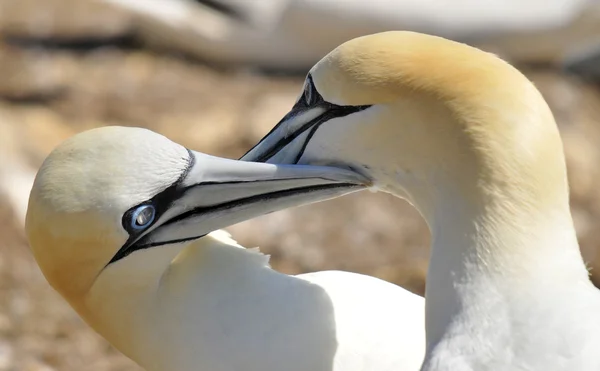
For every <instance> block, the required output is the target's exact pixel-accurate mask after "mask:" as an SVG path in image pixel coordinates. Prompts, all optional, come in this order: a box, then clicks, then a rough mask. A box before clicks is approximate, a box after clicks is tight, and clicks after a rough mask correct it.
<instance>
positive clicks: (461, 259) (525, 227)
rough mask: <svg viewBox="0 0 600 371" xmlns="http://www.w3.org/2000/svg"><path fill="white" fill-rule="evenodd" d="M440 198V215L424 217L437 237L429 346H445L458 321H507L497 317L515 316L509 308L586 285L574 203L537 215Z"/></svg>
mask: <svg viewBox="0 0 600 371" xmlns="http://www.w3.org/2000/svg"><path fill="white" fill-rule="evenodd" d="M440 196H445V197H440V199H438V200H437V201H438V202H436V205H437V207H436V209H435V210H434V211H428V212H424V213H423V214H424V215H426V219H427V223H428V225H429V227H430V229H431V233H432V251H431V259H430V264H429V270H428V274H427V286H426V330H427V343H428V346H430V347H431V346H433V345H435V344H437V343H438V342H439V341H441V340H442V338H443V337H444V335H446V334H447V333H448V331H449V329H450V328H451V327H453V326H454V324H455V323H454V322H455V321H457V320H459V321H461V322H463V324H464V323H469V322H471V321H472V322H473V323H475V324H476V325H475V326H480V324H478V323H479V322H480V319H481V318H489V316H490V315H491V316H492V317H493V318H495V319H497V320H498V321H502V320H503V319H504V318H502V315H501V314H498V315H494V314H492V313H494V311H497V310H501V311H505V310H507V311H508V312H512V311H511V310H510V308H506V307H502V306H503V305H509V306H510V305H511V303H515V305H518V306H523V305H525V306H526V305H527V303H526V301H527V300H528V299H530V300H532V303H536V302H537V303H539V301H538V300H537V298H536V296H537V295H540V293H547V292H548V290H553V289H558V288H559V287H564V286H565V285H567V286H568V285H570V284H572V283H575V282H578V281H584V280H588V272H587V270H586V268H585V265H584V263H583V260H582V258H581V254H580V251H579V247H578V244H577V239H576V236H575V230H574V228H573V224H572V220H571V215H570V212H569V209H568V203H566V202H561V201H560V200H559V202H557V204H556V205H553V206H550V207H548V208H547V209H538V208H526V207H523V205H522V201H519V200H517V201H513V202H512V203H511V202H510V201H507V200H506V199H501V200H493V199H488V200H486V201H487V202H485V203H475V202H473V198H472V197H471V198H468V199H466V198H464V197H461V196H460V195H457V194H448V193H447V192H444V193H442V194H440ZM416 206H417V207H419V205H418V203H417V205H416ZM513 297H519V298H520V299H519V301H518V303H517V302H514V301H513V300H511V298H513ZM498 303H502V305H500V306H499V305H498Z"/></svg>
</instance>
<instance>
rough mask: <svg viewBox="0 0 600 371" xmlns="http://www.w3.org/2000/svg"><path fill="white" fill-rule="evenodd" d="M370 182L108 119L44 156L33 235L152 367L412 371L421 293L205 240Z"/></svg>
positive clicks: (61, 276) (69, 284)
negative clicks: (291, 267) (296, 272)
mask: <svg viewBox="0 0 600 371" xmlns="http://www.w3.org/2000/svg"><path fill="white" fill-rule="evenodd" d="M366 182H367V180H366V179H365V178H364V177H362V176H360V175H358V174H356V173H353V172H351V171H347V170H342V169H338V168H335V167H314V166H285V165H271V164H260V163H246V162H240V161H234V160H225V159H220V158H216V157H211V156H208V155H203V154H201V153H198V152H193V151H189V150H186V149H185V148H184V147H182V146H180V145H178V144H176V143H173V142H171V141H170V140H168V139H166V138H165V137H163V136H160V135H158V134H156V133H153V132H151V131H148V130H143V129H134V128H120V127H108V128H101V129H95V130H91V131H88V132H84V133H82V134H78V135H76V136H74V137H73V138H71V139H69V140H67V141H66V142H64V143H63V144H61V145H60V146H59V147H58V148H56V149H55V150H54V151H53V152H52V153H51V154H50V155H49V156H48V158H47V159H46V160H45V162H44V164H43V165H42V167H41V169H40V170H39V172H38V174H37V176H36V179H35V182H34V185H33V189H32V191H31V196H30V201H29V208H28V211H27V219H26V232H27V236H28V239H29V242H30V245H31V247H32V250H33V254H34V256H35V259H36V260H37V262H38V264H39V266H40V268H41V269H42V271H43V273H44V275H45V277H46V278H47V280H48V281H49V283H50V284H51V285H52V286H53V287H54V288H55V289H56V290H57V291H58V292H59V293H60V294H61V295H62V296H63V297H64V298H65V299H66V300H67V301H68V302H69V304H70V305H71V306H72V307H73V308H74V309H75V310H76V311H77V312H78V313H79V314H80V315H81V317H82V318H83V319H84V320H85V321H86V322H87V323H88V324H89V325H90V326H91V327H92V328H93V329H94V330H96V331H97V332H98V333H100V334H101V335H102V336H103V337H104V338H106V339H107V340H108V341H109V342H110V343H112V344H113V345H114V346H115V347H116V348H117V349H119V350H120V351H121V352H123V353H124V354H125V355H127V356H128V357H130V358H131V359H133V360H134V361H135V362H137V363H138V364H140V365H141V366H142V367H144V368H145V369H147V370H149V371H174V370H177V371H192V370H193V371H239V370H245V371H280V370H286V371H308V370H310V371H331V370H333V371H367V370H378V371H397V370H405V369H406V370H416V369H417V368H418V367H419V365H420V363H421V362H422V360H423V355H424V353H425V348H424V346H425V328H424V300H423V298H422V297H420V296H417V295H414V294H411V293H409V292H407V291H405V290H403V289H401V288H399V287H397V286H394V285H392V284H390V283H387V282H384V281H381V280H378V279H376V278H372V277H368V276H362V275H359V274H352V273H344V272H320V273H313V274H306V275H300V276H288V275H285V274H281V273H278V272H277V271H274V270H272V269H271V268H270V267H269V265H268V256H265V255H262V254H261V253H259V252H258V251H255V250H247V249H244V248H241V246H239V245H238V244H237V243H236V242H235V241H233V240H231V239H230V238H229V236H227V235H226V234H224V233H223V232H217V233H211V234H209V235H207V236H205V237H202V238H201V236H203V235H206V234H207V233H208V232H210V231H213V230H215V229H217V228H221V227H225V226H228V225H231V224H234V223H237V222H240V221H242V220H245V219H249V218H251V217H253V216H257V215H261V214H265V213H268V212H272V211H275V210H279V209H283V208H286V207H291V206H294V205H299V204H304V203H309V202H315V201H319V200H323V199H326V198H331V197H334V196H339V195H342V194H345V193H348V192H352V191H356V190H360V189H363V188H364V187H363V186H361V185H360V184H365V183H366ZM357 184H359V185H357ZM398 349H401V350H402V351H398Z"/></svg>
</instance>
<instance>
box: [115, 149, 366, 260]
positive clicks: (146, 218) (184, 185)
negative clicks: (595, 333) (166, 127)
mask: <svg viewBox="0 0 600 371" xmlns="http://www.w3.org/2000/svg"><path fill="white" fill-rule="evenodd" d="M189 153H190V162H189V166H188V169H187V171H186V172H184V174H183V175H182V176H181V177H180V178H179V179H178V180H177V181H176V182H175V183H174V184H172V185H171V186H169V187H168V188H166V189H164V190H163V191H162V192H160V193H158V194H156V195H155V196H154V197H153V198H152V199H150V200H148V201H146V202H143V203H141V204H137V205H136V206H134V207H132V208H131V209H130V210H129V211H128V212H127V213H126V214H125V217H124V218H123V224H124V225H123V227H124V228H125V229H126V230H128V231H129V233H130V237H129V239H128V240H127V242H126V243H125V244H124V245H123V246H122V247H121V249H120V250H119V251H118V253H117V254H116V255H115V256H114V257H113V259H112V260H111V263H112V262H115V261H117V260H119V259H121V258H123V257H125V256H127V255H129V254H130V253H132V252H133V251H136V250H139V249H145V248H149V247H153V246H159V245H165V244H172V243H177V242H184V241H189V240H193V239H197V238H199V237H202V236H203V235H206V234H207V233H209V232H211V231H214V230H217V229H220V228H224V227H227V226H230V225H233V224H236V223H239V222H242V221H244V220H247V219H251V218H253V217H256V216H260V215H263V214H268V213H271V212H274V211H278V210H282V209H285V208H289V207H294V206H299V205H303V204H308V203H313V202H317V201H323V200H326V199H329V198H334V197H338V196H341V195H344V194H346V193H350V192H354V191H358V190H361V189H363V188H364V187H365V185H367V184H368V180H367V179H366V178H364V177H362V176H361V175H359V174H357V173H354V172H352V171H349V170H344V169H338V168H335V167H325V166H302V165H273V164H263V163H253V162H241V161H235V160H228V159H223V158H219V157H214V156H209V155H206V154H202V153H198V152H194V151H189ZM125 224H128V225H125ZM136 230H139V232H136ZM109 264H110V263H109Z"/></svg>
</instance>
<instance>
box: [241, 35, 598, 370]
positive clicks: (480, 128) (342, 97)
mask: <svg viewBox="0 0 600 371" xmlns="http://www.w3.org/2000/svg"><path fill="white" fill-rule="evenodd" d="M359 107H360V109H358V108H359ZM353 110H354V112H352V111H353ZM242 159H243V160H249V161H264V162H272V163H292V164H296V163H297V164H337V165H340V166H346V167H350V168H352V169H354V170H355V171H358V172H360V173H362V174H364V175H365V176H367V177H369V178H371V179H372V180H373V182H374V185H375V186H377V188H378V189H380V190H382V191H385V192H389V193H392V194H394V195H396V196H398V197H402V198H405V199H407V200H408V201H409V202H411V203H412V204H413V205H414V206H415V207H416V208H417V209H418V210H419V211H420V212H421V214H422V215H423V217H424V218H425V219H426V221H427V223H428V225H429V227H430V230H431V233H432V254H431V260H430V266H429V271H428V274H427V286H426V338H427V352H426V356H425V361H424V363H423V365H422V367H421V370H422V371H474V370H478V371H481V370H544V371H558V370H560V371H567V370H568V371H575V370H577V371H597V370H600V353H598V349H600V292H598V290H597V289H596V288H595V287H594V286H593V285H592V283H591V282H590V280H589V275H588V271H587V269H586V266H585V264H584V262H583V259H582V257H581V254H580V251H579V246H578V243H577V238H576V236H575V230H574V227H573V221H572V218H571V213H570V209H569V191H568V184H567V176H566V166H565V158H564V155H563V147H562V142H561V138H560V136H559V132H558V129H557V126H556V123H555V121H554V118H553V115H552V113H551V111H550V109H549V107H548V106H547V104H546V102H545V101H544V99H543V97H542V95H541V94H540V93H539V91H538V90H537V89H536V88H535V86H534V85H533V84H532V83H531V82H530V81H529V80H528V79H527V78H526V77H525V76H523V75H522V74H521V73H520V72H519V71H518V70H516V69H515V68H513V67H512V66H510V65H509V64H508V63H506V62H504V61H503V60H501V59H499V58H497V57H496V56H494V55H492V54H489V53H485V52H483V51H481V50H478V49H476V48H473V47H470V46H467V45H464V44H460V43H456V42H452V41H448V40H445V39H443V38H439V37H433V36H428V35H423V34H418V33H411V32H386V33H381V34H375V35H370V36H365V37H361V38H357V39H354V40H351V41H349V42H347V43H345V44H343V45H341V46H340V47H338V48H337V49H335V50H334V51H332V52H331V53H330V54H328V55H327V56H326V57H324V58H323V59H322V60H321V61H320V62H319V63H317V64H316V65H315V66H314V67H313V68H312V69H311V71H310V72H309V74H308V76H307V79H306V81H305V84H304V91H303V93H302V94H301V96H300V98H299V99H298V101H297V103H296V104H295V106H294V107H293V108H292V111H291V112H290V113H288V114H287V115H286V116H285V117H284V118H283V119H282V120H281V122H280V123H279V124H278V125H277V126H276V127H275V128H274V129H273V130H272V131H271V132H270V133H269V134H267V136H266V137H265V138H263V139H262V141H261V142H259V144H257V146H255V147H254V148H253V149H252V150H250V151H249V152H248V153H247V154H246V155H245V156H244V157H243V158H242ZM404 315H406V314H405V313H402V312H398V316H404ZM397 351H398V352H403V351H404V349H402V347H401V346H400V345H399V346H398V347H397Z"/></svg>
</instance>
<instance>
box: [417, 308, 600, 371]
mask: <svg viewBox="0 0 600 371" xmlns="http://www.w3.org/2000/svg"><path fill="white" fill-rule="evenodd" d="M558 304H559V303H554V304H552V305H551V304H550V303H548V302H545V301H543V300H533V301H531V302H529V305H528V306H510V305H505V306H499V307H498V308H495V309H494V308H487V310H486V312H485V313H478V315H477V316H468V315H464V316H463V317H461V316H457V319H456V320H455V322H454V323H452V324H451V325H450V326H448V328H447V329H446V331H445V333H444V335H443V336H442V338H441V339H440V340H439V341H437V342H436V343H434V344H431V345H430V349H428V354H427V356H426V358H425V361H424V364H423V367H422V369H421V370H422V371H488V370H489V371H492V370H493V371H513V370H527V371H529V370H545V371H567V370H577V371H588V370H589V371H595V370H600V357H599V356H597V355H596V352H594V351H593V349H594V348H595V345H598V346H600V337H599V332H598V331H596V330H597V328H598V325H597V321H595V320H593V318H588V317H589V316H588V315H587V314H586V313H587V311H583V310H579V309H581V308H580V306H579V305H575V306H574V307H572V308H570V309H569V307H570V306H566V305H565V306H562V307H561V306H560V305H558ZM594 328H595V329H594ZM592 329H594V330H593V331H590V330H592Z"/></svg>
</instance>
